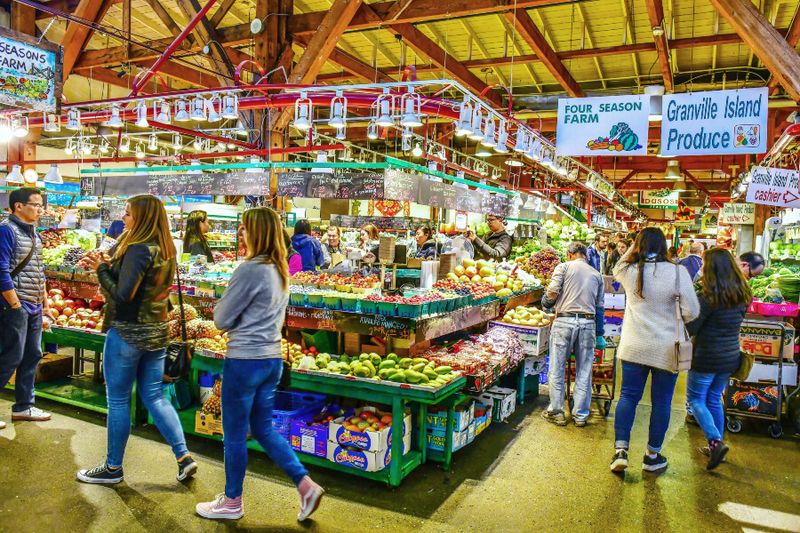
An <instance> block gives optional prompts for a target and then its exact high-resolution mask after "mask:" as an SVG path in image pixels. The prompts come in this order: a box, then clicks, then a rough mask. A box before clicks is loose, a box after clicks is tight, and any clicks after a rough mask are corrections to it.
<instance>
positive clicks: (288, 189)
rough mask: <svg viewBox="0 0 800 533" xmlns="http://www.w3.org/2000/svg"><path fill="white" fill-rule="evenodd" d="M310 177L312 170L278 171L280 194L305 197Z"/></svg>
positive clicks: (288, 196) (289, 196) (290, 196)
mask: <svg viewBox="0 0 800 533" xmlns="http://www.w3.org/2000/svg"><path fill="white" fill-rule="evenodd" d="M310 179H311V172H278V196H286V197H287V198H298V197H304V196H305V195H306V187H307V185H308V182H309V180H310Z"/></svg>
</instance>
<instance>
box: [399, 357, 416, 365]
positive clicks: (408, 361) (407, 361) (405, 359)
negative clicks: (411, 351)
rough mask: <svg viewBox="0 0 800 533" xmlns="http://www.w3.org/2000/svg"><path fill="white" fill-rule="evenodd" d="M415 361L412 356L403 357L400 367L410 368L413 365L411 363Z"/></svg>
mask: <svg viewBox="0 0 800 533" xmlns="http://www.w3.org/2000/svg"><path fill="white" fill-rule="evenodd" d="M413 362H414V361H413V359H411V358H410V357H403V358H402V359H400V362H399V366H400V368H409V367H410V366H411V363H413Z"/></svg>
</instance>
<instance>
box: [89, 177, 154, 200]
mask: <svg viewBox="0 0 800 533" xmlns="http://www.w3.org/2000/svg"><path fill="white" fill-rule="evenodd" d="M147 191H148V189H147V176H145V175H141V176H139V175H132V176H98V177H82V178H81V196H133V195H135V194H145V193H147Z"/></svg>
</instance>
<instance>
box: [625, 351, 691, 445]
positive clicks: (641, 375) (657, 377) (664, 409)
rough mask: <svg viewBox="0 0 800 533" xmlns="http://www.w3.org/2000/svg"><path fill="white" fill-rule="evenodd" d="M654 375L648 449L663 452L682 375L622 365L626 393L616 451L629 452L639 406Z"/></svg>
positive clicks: (638, 366) (639, 366)
mask: <svg viewBox="0 0 800 533" xmlns="http://www.w3.org/2000/svg"><path fill="white" fill-rule="evenodd" d="M648 375H651V376H652V378H651V382H650V398H651V401H652V402H653V410H652V411H651V412H650V436H649V437H648V440H647V449H648V450H649V451H650V452H652V453H658V452H660V451H661V447H662V446H663V444H664V436H665V435H666V434H667V428H669V416H670V413H671V411H672V394H673V393H674V392H675V382H677V381H678V374H674V373H672V372H668V371H666V370H661V369H658V368H653V367H651V366H645V365H638V364H636V363H629V362H628V361H622V390H621V391H620V395H619V403H617V410H616V413H615V415H614V433H615V443H614V446H615V447H616V448H624V449H626V450H627V449H628V447H629V446H630V440H631V428H633V421H634V419H635V418H636V406H637V405H639V401H640V400H641V399H642V394H643V393H644V386H645V384H646V383H647V376H648Z"/></svg>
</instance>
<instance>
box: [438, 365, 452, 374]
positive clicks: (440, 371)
mask: <svg viewBox="0 0 800 533" xmlns="http://www.w3.org/2000/svg"><path fill="white" fill-rule="evenodd" d="M452 370H453V367H451V366H437V367H436V373H437V374H439V375H440V376H441V375H444V374H449V373H450V372H451V371H452Z"/></svg>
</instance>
